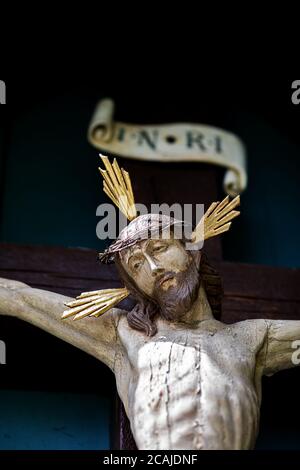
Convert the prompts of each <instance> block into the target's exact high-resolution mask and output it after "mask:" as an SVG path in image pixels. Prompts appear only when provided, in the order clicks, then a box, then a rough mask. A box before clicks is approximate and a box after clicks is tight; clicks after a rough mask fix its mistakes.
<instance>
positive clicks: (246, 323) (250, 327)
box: [230, 319, 269, 349]
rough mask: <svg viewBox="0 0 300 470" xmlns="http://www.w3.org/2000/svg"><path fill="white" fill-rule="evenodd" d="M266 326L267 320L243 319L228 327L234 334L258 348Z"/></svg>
mask: <svg viewBox="0 0 300 470" xmlns="http://www.w3.org/2000/svg"><path fill="white" fill-rule="evenodd" d="M268 328H269V324H268V321H267V320H264V319H258V320H257V319H253V320H243V321H240V322H237V323H233V324H232V325H230V329H231V330H232V332H233V333H234V334H236V335H238V336H239V337H240V338H241V340H243V341H245V342H246V343H247V344H249V345H252V346H253V347H254V348H255V349H259V348H260V347H261V346H262V344H263V343H264V341H265V339H266V337H267V334H268Z"/></svg>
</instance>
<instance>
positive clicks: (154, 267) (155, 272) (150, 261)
mask: <svg viewBox="0 0 300 470" xmlns="http://www.w3.org/2000/svg"><path fill="white" fill-rule="evenodd" d="M145 258H146V260H147V262H148V265H149V268H150V271H151V274H152V276H153V277H156V276H157V275H158V274H161V273H163V271H164V270H163V268H161V267H159V266H158V265H157V264H156V262H155V261H154V259H153V258H151V256H149V255H147V254H146V253H145Z"/></svg>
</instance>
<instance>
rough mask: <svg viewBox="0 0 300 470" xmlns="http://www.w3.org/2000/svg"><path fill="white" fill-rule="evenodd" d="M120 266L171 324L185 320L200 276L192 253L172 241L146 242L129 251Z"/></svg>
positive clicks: (196, 290) (155, 240)
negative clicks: (178, 320)
mask: <svg viewBox="0 0 300 470" xmlns="http://www.w3.org/2000/svg"><path fill="white" fill-rule="evenodd" d="M121 263H122V266H123V268H124V269H125V271H126V272H127V274H128V275H129V276H130V277H131V278H132V279H133V280H134V283H135V285H136V286H137V288H138V289H139V291H140V292H143V293H145V294H146V295H147V296H148V297H150V298H151V299H152V300H154V301H155V302H156V303H157V304H158V305H159V306H160V310H161V313H162V315H163V316H164V317H165V318H167V319H169V320H171V319H175V318H178V317H180V316H182V315H183V314H184V313H185V312H186V311H187V310H188V309H189V308H190V307H191V304H192V302H193V301H194V300H195V296H196V294H197V292H198V287H199V274H198V271H197V268H196V265H195V261H194V258H193V257H192V255H191V253H190V252H188V251H186V249H185V248H184V245H183V244H182V243H181V242H180V241H179V240H176V239H174V238H173V237H171V238H157V239H147V240H142V241H140V242H138V243H136V244H135V245H134V246H132V247H131V248H128V249H126V251H125V252H124V254H123V255H122V258H121Z"/></svg>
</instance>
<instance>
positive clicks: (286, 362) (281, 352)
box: [264, 320, 300, 375]
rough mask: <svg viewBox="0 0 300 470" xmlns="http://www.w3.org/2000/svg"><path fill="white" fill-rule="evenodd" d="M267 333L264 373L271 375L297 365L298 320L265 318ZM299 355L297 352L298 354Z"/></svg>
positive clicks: (299, 336)
mask: <svg viewBox="0 0 300 470" xmlns="http://www.w3.org/2000/svg"><path fill="white" fill-rule="evenodd" d="M266 323H267V327H268V334H267V338H266V346H265V367H264V374H265V375H271V374H274V373H275V372H277V371H279V370H282V369H289V368H291V367H295V366H296V365H298V362H297V361H296V356H297V348H298V349H299V343H298V342H299V340H300V321H296V320H266ZM298 355H299V354H298Z"/></svg>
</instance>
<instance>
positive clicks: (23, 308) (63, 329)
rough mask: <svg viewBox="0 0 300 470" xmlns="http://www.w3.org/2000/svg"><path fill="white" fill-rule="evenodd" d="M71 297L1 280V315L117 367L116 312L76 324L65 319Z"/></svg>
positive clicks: (111, 366)
mask: <svg viewBox="0 0 300 470" xmlns="http://www.w3.org/2000/svg"><path fill="white" fill-rule="evenodd" d="M70 300H71V299H70V298H69V297H65V296H63V295H60V294H56V293H53V292H48V291H44V290H40V289H33V288H31V287H29V286H27V285H26V284H23V283H18V282H15V281H9V280H5V279H1V280H0V313H1V314H2V315H12V316H16V317H17V318H20V319H22V320H25V321H27V322H29V323H32V324H33V325H35V326H37V327H39V328H42V329H43V330H45V331H47V332H48V333H50V334H53V335H55V336H57V337H59V338H61V339H62V340H64V341H66V342H68V343H71V344H73V345H74V346H75V347H77V348H79V349H82V350H83V351H85V352H87V353H88V354H91V355H92V356H94V357H96V358H97V359H99V360H101V361H102V362H104V363H105V364H107V365H108V366H109V367H110V368H113V364H114V356H115V354H116V350H117V347H118V345H117V337H116V328H115V323H114V318H113V312H108V313H107V314H106V318H99V319H95V318H87V319H85V320H82V321H77V322H74V321H73V320H72V319H65V320H62V318H61V316H62V312H63V311H64V310H65V309H66V307H65V305H64V304H65V303H66V302H68V301H70Z"/></svg>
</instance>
